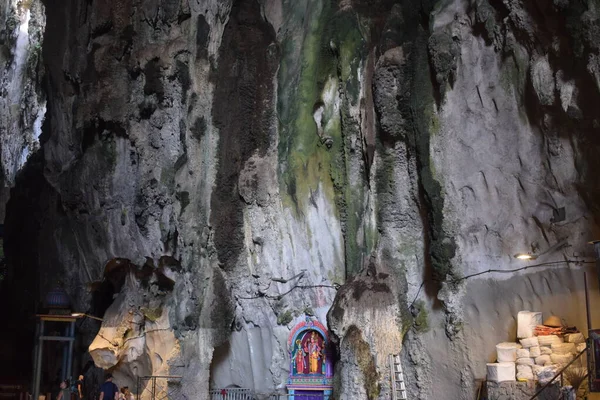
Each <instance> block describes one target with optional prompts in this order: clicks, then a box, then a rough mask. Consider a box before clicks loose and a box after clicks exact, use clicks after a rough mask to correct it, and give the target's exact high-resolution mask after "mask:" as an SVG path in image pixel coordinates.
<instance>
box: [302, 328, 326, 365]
mask: <svg viewBox="0 0 600 400" xmlns="http://www.w3.org/2000/svg"><path fill="white" fill-rule="evenodd" d="M322 350H323V349H322V348H321V346H320V345H319V341H318V336H317V332H315V331H313V332H312V334H311V335H310V339H309V341H308V342H307V343H306V344H305V345H304V351H305V352H306V353H307V354H308V371H309V373H311V374H316V373H319V372H321V371H319V360H320V359H321V356H322Z"/></svg>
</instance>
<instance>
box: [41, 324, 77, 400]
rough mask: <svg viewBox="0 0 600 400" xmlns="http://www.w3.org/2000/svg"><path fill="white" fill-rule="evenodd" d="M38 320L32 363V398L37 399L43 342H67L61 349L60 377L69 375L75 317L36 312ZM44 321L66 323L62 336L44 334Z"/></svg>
mask: <svg viewBox="0 0 600 400" xmlns="http://www.w3.org/2000/svg"><path fill="white" fill-rule="evenodd" d="M36 317H37V318H38V322H37V325H36V332H35V353H34V354H35V356H34V357H35V358H34V363H33V368H34V369H33V399H35V400H37V399H38V398H39V395H40V383H41V382H40V380H41V376H42V356H43V353H44V342H46V341H53V342H67V346H65V348H64V350H63V360H62V379H63V380H64V379H67V378H69V377H70V376H71V368H72V365H73V342H74V341H75V321H76V320H77V317H73V316H71V315H52V314H38V315H36ZM45 322H61V323H65V324H67V326H66V327H65V330H64V335H63V336H58V335H53V334H46V332H45V328H46V326H45Z"/></svg>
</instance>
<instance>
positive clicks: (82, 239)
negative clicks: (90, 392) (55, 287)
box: [0, 0, 600, 399]
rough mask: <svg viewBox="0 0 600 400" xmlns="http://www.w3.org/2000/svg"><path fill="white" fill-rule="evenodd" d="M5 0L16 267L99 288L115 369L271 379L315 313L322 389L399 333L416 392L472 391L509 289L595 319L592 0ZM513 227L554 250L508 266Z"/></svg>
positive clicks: (522, 303) (0, 13)
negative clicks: (290, 341) (587, 282)
mask: <svg viewBox="0 0 600 400" xmlns="http://www.w3.org/2000/svg"><path fill="white" fill-rule="evenodd" d="M4 7H5V8H4V9H0V25H1V27H0V34H1V35H3V36H1V37H0V39H1V40H2V42H0V45H1V46H2V47H1V49H2V53H1V54H0V57H1V58H0V59H1V60H3V61H5V63H4V64H5V65H6V68H5V69H4V70H2V71H1V72H0V74H1V75H0V78H1V79H2V80H1V87H2V92H3V93H5V94H6V96H2V100H0V129H1V136H0V144H1V149H2V153H1V157H2V158H1V159H0V162H1V164H2V167H3V168H2V171H3V184H4V186H5V187H12V190H11V193H10V198H8V197H7V193H6V190H5V192H3V199H2V203H3V204H4V203H6V202H7V201H8V205H7V209H6V210H7V211H6V213H7V216H6V218H5V226H6V239H5V250H6V255H7V259H8V262H9V271H12V272H11V274H9V277H12V278H10V279H12V280H11V282H15V285H16V286H14V287H23V288H27V289H28V290H32V291H33V292H36V293H39V294H40V296H41V295H42V293H44V291H45V290H47V288H48V287H49V286H50V285H51V284H52V283H53V282H54V281H55V280H56V279H57V278H58V277H60V278H61V280H62V282H63V283H64V285H65V286H66V289H67V290H68V291H69V293H70V295H71V296H72V299H73V302H74V304H75V305H76V307H77V308H78V309H80V310H88V311H89V312H92V313H94V314H96V315H100V316H103V317H104V321H103V323H102V327H101V328H100V331H99V332H98V335H97V336H95V339H93V341H92V340H91V338H90V340H89V342H90V343H91V346H90V348H89V350H90V354H91V356H92V357H93V359H94V361H95V363H96V365H98V366H100V367H102V368H110V369H112V370H113V371H114V373H115V377H116V378H118V379H120V380H121V384H124V383H129V386H130V387H133V386H134V384H133V380H134V378H135V376H140V375H158V374H170V375H181V376H182V379H181V392H180V393H182V396H183V395H186V396H192V395H194V396H196V397H195V398H206V396H207V393H208V388H209V385H212V387H225V386H228V385H236V386H240V387H248V388H251V389H253V390H254V391H256V392H257V393H262V394H268V393H272V392H275V391H277V390H284V388H285V383H286V379H287V374H288V372H289V355H288V349H287V346H286V340H287V335H288V334H289V332H290V329H291V327H292V326H293V325H294V324H295V323H296V322H298V321H300V320H302V319H303V318H304V315H314V316H315V317H316V318H318V319H319V320H321V321H322V322H323V323H325V322H326V321H327V322H328V324H329V325H328V327H329V329H330V331H331V332H332V334H333V335H334V336H335V341H336V343H337V346H338V351H339V353H340V354H339V360H338V362H337V366H336V385H337V386H336V388H337V390H336V396H337V398H340V399H342V398H345V399H362V398H367V399H384V398H389V391H390V384H389V382H390V376H389V370H388V356H389V355H390V354H396V353H400V352H401V351H402V356H403V362H404V368H405V371H406V373H407V376H408V377H409V378H410V385H409V393H410V394H411V397H413V398H421V399H427V398H440V395H441V394H444V398H448V399H467V398H472V397H473V394H474V393H475V392H476V391H477V385H478V380H480V379H482V378H484V377H485V364H486V362H488V361H491V360H489V357H490V355H491V354H493V353H494V351H495V347H494V346H495V344H496V343H498V342H501V341H505V340H508V339H509V336H510V335H511V332H513V333H514V329H515V321H514V316H516V315H517V312H518V311H519V310H522V309H528V308H531V309H534V310H540V311H544V312H546V313H550V312H551V313H553V314H558V315H562V316H564V317H565V318H567V320H568V321H569V322H570V323H571V324H576V325H578V326H579V327H580V329H585V312H584V309H583V297H582V296H583V292H582V273H583V270H585V268H586V267H585V266H578V265H576V264H575V263H573V262H565V260H571V261H572V260H579V261H583V260H589V259H590V257H593V256H592V251H591V249H589V248H588V246H587V245H586V242H587V241H589V240H592V239H594V238H595V237H594V234H595V233H596V231H597V230H598V229H597V228H598V227H597V223H596V218H597V216H598V210H599V208H598V202H597V199H596V195H597V193H598V190H599V185H600V183H599V182H598V180H597V179H596V174H597V173H598V171H600V161H599V160H600V158H598V157H597V156H596V154H597V150H598V148H599V144H600V139H599V138H600V136H599V133H600V132H599V131H600V122H599V120H598V117H597V113H596V112H595V107H596V104H598V100H600V54H599V49H598V43H600V42H599V41H598V39H599V37H598V32H597V25H598V23H599V18H600V15H598V13H600V8H598V6H597V5H596V2H594V1H592V0H587V1H586V0H574V1H559V0H536V1H529V0H527V1H526V0H518V1H517V0H502V1H500V0H497V1H492V0H443V1H433V0H420V1H414V0H401V1H393V0H377V1H366V0H339V1H337V0H336V1H334V0H206V1H199V0H144V1H142V2H138V1H133V0H119V1H117V0H106V1H93V0H89V1H81V0H60V1H58V0H43V1H42V3H40V2H39V1H38V0H31V1H30V2H26V1H22V2H19V3H18V4H17V3H15V2H14V1H11V2H9V5H7V6H4ZM28 15H29V17H27V16H28ZM27 18H29V20H28V21H29V25H28V26H29V30H27V29H25V30H23V29H21V28H20V30H19V29H17V28H16V27H17V26H21V27H23V26H24V25H25V24H26V22H25V21H27ZM44 21H45V22H44ZM33 22H35V24H34V23H33ZM32 27H35V29H33V28H32ZM32 29H33V30H32ZM44 29H45V30H44ZM42 30H44V37H43V44H41V47H40V43H42V42H41V41H40V39H39V35H40V34H41V31H42ZM24 31H25V33H23V32H24ZM27 32H30V33H27ZM26 35H29V37H28V38H29V39H28V40H29V43H30V45H29V46H28V47H27V46H25V43H26V42H25V40H26V39H27V37H26ZM40 49H41V57H42V59H43V66H42V63H41V61H40ZM42 77H43V86H42ZM19 80H20V81H19ZM15 82H16V83H15ZM19 82H20V83H19ZM46 100H47V106H46V105H45V104H46V103H45V102H46ZM46 107H47V111H46V110H45V108H46ZM44 113H45V114H44ZM42 115H44V123H43V125H42ZM40 129H41V131H40ZM40 132H41V134H40ZM38 139H39V141H40V144H39V145H38V144H37V140H38ZM38 147H39V149H38ZM27 157H28V158H27ZM25 160H27V162H26V163H25ZM520 250H525V251H531V252H534V253H542V252H545V253H544V254H543V255H542V256H540V258H538V260H537V261H536V263H547V262H554V264H548V265H546V266H543V267H540V268H531V269H528V270H523V271H517V272H511V271H512V270H514V269H516V268H520V267H522V266H523V264H522V263H521V262H520V261H518V260H516V259H514V258H513V255H514V253H516V252H517V251H520ZM490 269H494V270H500V271H504V272H505V273H502V272H494V273H487V271H488V270H490ZM588 271H589V272H592V270H588ZM27 276H30V277H36V278H35V279H30V280H26V278H25V277H27ZM594 276H595V275H594ZM596 280H597V279H593V282H594V283H595V281H596ZM338 288H339V289H338ZM15 290H16V289H15ZM594 293H597V290H595V291H594ZM597 299H598V295H597V294H594V300H597ZM30 311H32V310H30ZM88 334H89V335H91V336H92V337H93V335H95V334H96V332H92V331H89V332H88ZM197 396H200V397H197ZM182 398H183V397H182Z"/></svg>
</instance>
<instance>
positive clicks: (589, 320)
mask: <svg viewBox="0 0 600 400" xmlns="http://www.w3.org/2000/svg"><path fill="white" fill-rule="evenodd" d="M583 285H584V286H585V314H586V317H587V329H588V336H589V331H590V330H591V329H592V317H591V315H590V294H589V292H588V285H587V272H585V271H584V272H583Z"/></svg>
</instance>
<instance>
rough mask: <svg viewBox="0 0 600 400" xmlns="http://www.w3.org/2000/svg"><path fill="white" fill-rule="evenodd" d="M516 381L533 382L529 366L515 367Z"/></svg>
mask: <svg viewBox="0 0 600 400" xmlns="http://www.w3.org/2000/svg"><path fill="white" fill-rule="evenodd" d="M517 379H527V380H529V381H532V380H533V370H532V369H531V366H530V365H517Z"/></svg>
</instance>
